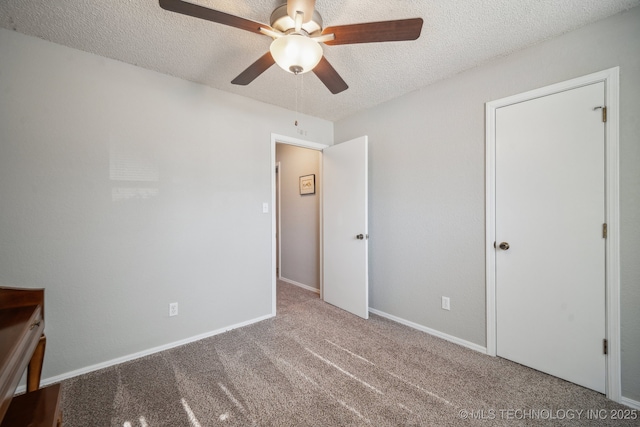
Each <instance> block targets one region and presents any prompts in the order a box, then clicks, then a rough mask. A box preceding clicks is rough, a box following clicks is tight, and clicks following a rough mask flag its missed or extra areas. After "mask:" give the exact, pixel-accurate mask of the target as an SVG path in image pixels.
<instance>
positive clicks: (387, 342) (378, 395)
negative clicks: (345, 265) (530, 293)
mask: <svg viewBox="0 0 640 427" xmlns="http://www.w3.org/2000/svg"><path fill="white" fill-rule="evenodd" d="M62 390H63V400H62V409H63V414H64V424H63V425H64V426H65V427H92V426H96V427H102V426H106V427H108V426H112V427H161V426H167V427H168V426H171V427H182V426H185V427H205V426H218V425H220V426H365V425H371V426H458V425H460V426H467V425H468V426H494V425H505V426H519V425H534V426H537V425H539V426H564V425H568V426H607V425H612V426H621V425H636V426H637V425H640V421H639V420H638V419H635V420H622V421H620V420H615V419H613V418H614V417H615V416H616V415H619V416H624V415H625V414H627V417H631V418H632V417H633V416H634V415H633V414H635V416H636V417H637V418H640V414H639V413H637V411H636V412H634V411H633V410H630V409H629V408H627V407H625V406H622V405H618V404H616V403H614V402H612V401H610V400H607V399H606V398H605V397H604V396H603V395H601V394H599V393H596V392H594V391H591V390H588V389H585V388H583V387H580V386H577V385H574V384H571V383H568V382H566V381H563V380H561V379H558V378H555V377H552V376H549V375H546V374H543V373H541V372H538V371H535V370H533V369H529V368H527V367H524V366H521V365H518V364H516V363H513V362H510V361H508V360H505V359H501V358H497V357H489V356H486V355H483V354H480V353H478V352H476V351H473V350H470V349H467V348H465V347H461V346H459V345H456V344H453V343H450V342H448V341H444V340H442V339H439V338H436V337H433V336H430V335H428V334H425V333H423V332H419V331H416V330H414V329H411V328H408V327H406V326H403V325H400V324H397V323H395V322H392V321H390V320H387V319H385V318H382V317H379V316H375V315H372V316H371V318H370V319H369V320H363V319H360V318H357V317H355V316H353V315H351V314H349V313H346V312H344V311H342V310H340V309H338V308H336V307H333V306H331V305H329V304H326V303H324V302H323V301H321V300H320V299H319V298H318V295H317V294H314V293H313V292H309V291H306V290H304V289H301V288H298V287H296V286H293V285H289V284H286V283H279V284H278V312H277V316H276V317H275V318H272V319H269V320H265V321H262V322H259V323H256V324H253V325H250V326H247V327H243V328H239V329H235V330H233V331H229V332H226V333H223V334H220V335H216V336H214V337H211V338H207V339H203V340H200V341H197V342H193V343H190V344H187V345H184V346H181V347H176V348H173V349H170V350H166V351H163V352H159V353H155V354H153V355H150V356H146V357H143V358H140V359H136V360H133V361H130V362H127V363H123V364H120V365H116V366H112V367H109V368H105V369H103V370H100V371H95V372H91V373H89V374H86V375H82V376H78V377H75V378H71V379H69V380H66V381H64V382H63V383H62ZM624 411H628V412H624Z"/></svg>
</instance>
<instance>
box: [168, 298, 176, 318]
mask: <svg viewBox="0 0 640 427" xmlns="http://www.w3.org/2000/svg"><path fill="white" fill-rule="evenodd" d="M177 315H178V303H177V302H172V303H170V304H169V317H171V316H177Z"/></svg>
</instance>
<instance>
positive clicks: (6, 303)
mask: <svg viewBox="0 0 640 427" xmlns="http://www.w3.org/2000/svg"><path fill="white" fill-rule="evenodd" d="M43 331H44V289H17V288H2V287H0V396H1V397H2V403H0V422H1V424H0V427H8V426H11V427H19V426H47V427H49V426H56V425H57V426H59V425H60V424H61V414H60V410H59V407H60V386H59V385H55V386H51V387H46V388H43V389H40V388H39V387H40V376H41V373H42V362H43V360H44V350H45V347H46V343H47V340H46V337H45V336H44V333H43ZM25 369H26V370H27V393H25V394H23V395H21V396H17V397H15V398H14V397H13V395H14V393H15V390H16V387H17V386H18V383H19V382H20V378H21V377H22V374H23V373H24V371H25Z"/></svg>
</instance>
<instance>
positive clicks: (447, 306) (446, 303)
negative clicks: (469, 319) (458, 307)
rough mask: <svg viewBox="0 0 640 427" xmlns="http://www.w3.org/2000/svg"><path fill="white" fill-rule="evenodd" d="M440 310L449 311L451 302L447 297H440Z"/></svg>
mask: <svg viewBox="0 0 640 427" xmlns="http://www.w3.org/2000/svg"><path fill="white" fill-rule="evenodd" d="M442 309H443V310H451V301H450V300H449V297H442Z"/></svg>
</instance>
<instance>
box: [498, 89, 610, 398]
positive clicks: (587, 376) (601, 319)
mask: <svg viewBox="0 0 640 427" xmlns="http://www.w3.org/2000/svg"><path fill="white" fill-rule="evenodd" d="M603 104H604V83H602V82H599V83H594V84H590V85H587V86H583V87H579V88H576V89H572V90H567V91H564V92H560V93H556V94H553V95H549V96H544V97H540V98H537V99H533V100H530V101H526V102H520V103H517V104H514V105H509V106H506V107H502V108H498V109H497V110H496V159H495V162H496V225H495V226H496V236H495V238H496V244H497V245H498V248H497V249H496V251H497V252H496V308H497V309H496V316H497V319H496V324H497V330H496V337H497V354H498V355H499V356H501V357H505V358H507V359H510V360H513V361H515V362H518V363H521V364H524V365H527V366H530V367H532V368H535V369H537V370H540V371H543V372H547V373H549V374H552V375H554V376H557V377H560V378H563V379H566V380H568V381H571V382H574V383H577V384H580V385H582V386H585V387H588V388H591V389H594V390H597V391H599V392H604V391H605V377H606V359H605V356H604V354H603V339H604V338H605V240H604V238H603V232H602V226H603V223H604V222H605V204H604V201H605V180H604V177H605V174H604V172H605V171H604V165H605V159H604V153H605V141H604V123H603V122H602V115H601V110H594V108H595V107H599V106H602V105H603ZM501 242H505V243H508V245H509V246H508V248H507V247H506V246H503V248H504V249H501V248H500V244H501Z"/></svg>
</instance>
